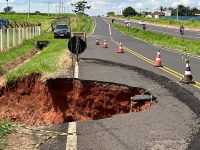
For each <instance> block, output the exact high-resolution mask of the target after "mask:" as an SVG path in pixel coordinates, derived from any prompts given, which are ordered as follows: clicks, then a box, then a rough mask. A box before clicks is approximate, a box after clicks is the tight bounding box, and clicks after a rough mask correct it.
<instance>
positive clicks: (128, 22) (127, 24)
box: [126, 20, 131, 31]
mask: <svg viewBox="0 0 200 150" xmlns="http://www.w3.org/2000/svg"><path fill="white" fill-rule="evenodd" d="M130 25H131V22H130V20H128V21H126V26H127V27H128V31H129V28H130Z"/></svg>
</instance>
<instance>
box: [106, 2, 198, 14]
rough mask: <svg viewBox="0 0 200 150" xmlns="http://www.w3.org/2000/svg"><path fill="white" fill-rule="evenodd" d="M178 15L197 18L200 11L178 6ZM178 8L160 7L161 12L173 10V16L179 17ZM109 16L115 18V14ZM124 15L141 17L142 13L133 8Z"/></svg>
mask: <svg viewBox="0 0 200 150" xmlns="http://www.w3.org/2000/svg"><path fill="white" fill-rule="evenodd" d="M177 8H178V15H179V16H196V15H197V14H200V10H199V9H197V8H196V7H193V8H191V7H185V6H184V5H178V7H177ZM177 8H173V7H168V8H167V7H163V6H160V12H164V11H166V10H171V12H172V16H176V15H177ZM145 14H151V12H145ZM107 15H108V16H115V15H116V14H115V12H113V11H112V12H108V13H107ZM122 15H123V16H125V17H127V16H136V15H141V14H140V13H138V12H136V10H135V9H134V8H132V7H127V8H125V9H124V10H123V11H122Z"/></svg>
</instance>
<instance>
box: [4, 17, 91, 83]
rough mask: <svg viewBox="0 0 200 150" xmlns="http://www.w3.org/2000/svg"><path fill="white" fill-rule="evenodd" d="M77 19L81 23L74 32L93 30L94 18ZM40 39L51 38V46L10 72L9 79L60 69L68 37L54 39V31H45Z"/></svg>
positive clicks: (7, 76)
mask: <svg viewBox="0 0 200 150" xmlns="http://www.w3.org/2000/svg"><path fill="white" fill-rule="evenodd" d="M76 21H77V23H78V24H79V25H75V26H74V28H72V30H73V31H74V32H78V31H79V32H87V33H89V32H91V31H92V29H93V20H92V19H91V18H90V17H87V16H78V19H77V20H76ZM40 40H49V41H50V44H49V46H48V47H46V48H45V49H43V51H42V52H41V53H40V54H38V55H37V56H36V57H34V58H32V59H31V60H30V61H28V62H27V63H25V64H23V65H22V66H20V67H19V68H17V69H14V70H11V71H10V72H8V73H7V74H6V79H7V80H8V81H11V80H14V79H15V78H17V77H22V76H24V75H27V74H31V73H41V74H49V73H54V72H57V71H58V70H59V69H60V66H59V58H60V57H61V56H63V55H64V53H66V49H67V42H68V41H67V40H66V39H54V38H53V34H52V33H44V34H43V35H42V36H41V37H40Z"/></svg>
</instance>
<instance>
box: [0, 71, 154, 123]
mask: <svg viewBox="0 0 200 150" xmlns="http://www.w3.org/2000/svg"><path fill="white" fill-rule="evenodd" d="M144 91H145V89H142V88H138V87H129V86H126V85H121V84H115V83H109V82H99V81H88V80H87V81H86V80H79V79H72V78H57V79H48V80H46V81H44V82H43V81H42V80H41V75H40V74H32V75H29V76H26V77H24V78H21V79H17V80H15V81H12V82H10V83H7V85H6V86H3V87H0V119H9V120H12V121H15V122H19V123H25V124H29V125H44V124H60V123H64V122H72V121H81V120H97V119H102V118H109V117H112V116H113V115H117V114H124V113H129V112H130V111H131V112H139V111H142V110H144V109H149V108H151V107H152V106H154V105H155V104H156V101H155V100H154V99H153V100H152V99H149V100H148V98H147V100H144V99H143V100H141V101H140V100H138V96H137V100H136V101H134V100H131V97H133V96H136V95H141V93H143V92H144ZM148 94H150V93H148ZM139 97H140V96H139ZM133 98H134V97H133ZM145 98H146V97H145ZM131 102H132V103H131ZM131 107H132V109H131Z"/></svg>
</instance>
